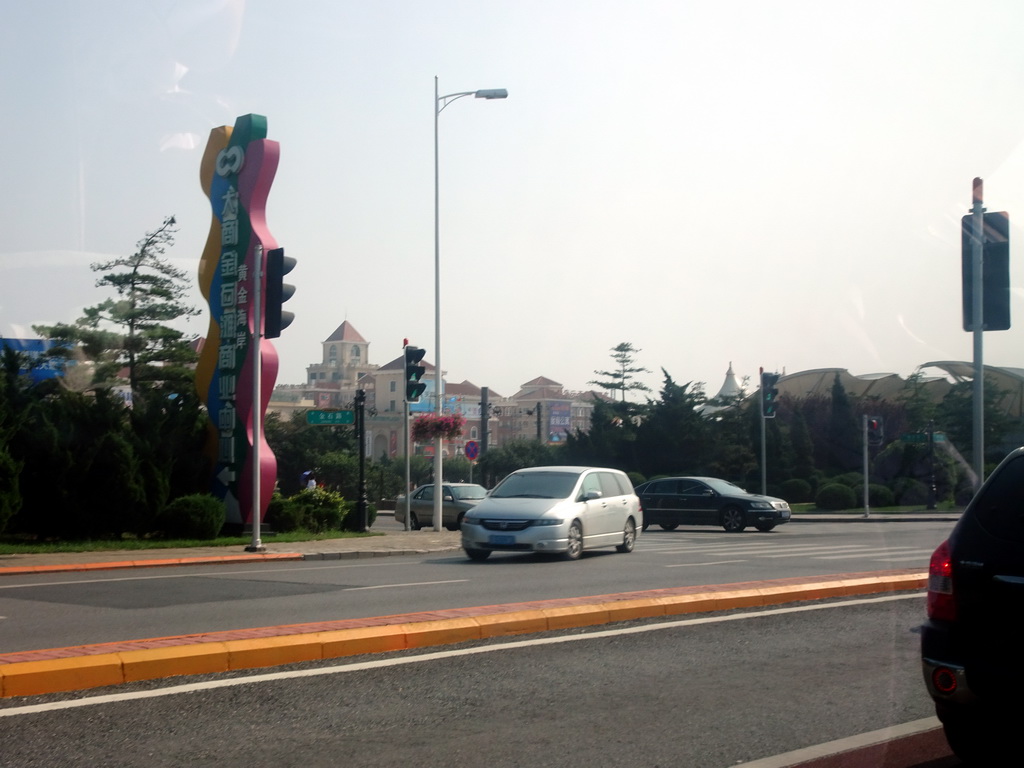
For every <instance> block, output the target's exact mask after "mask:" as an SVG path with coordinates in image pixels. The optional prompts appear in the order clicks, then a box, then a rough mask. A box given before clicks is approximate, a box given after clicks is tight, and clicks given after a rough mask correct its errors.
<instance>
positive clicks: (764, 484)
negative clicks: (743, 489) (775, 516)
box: [757, 367, 768, 496]
mask: <svg viewBox="0 0 1024 768" xmlns="http://www.w3.org/2000/svg"><path fill="white" fill-rule="evenodd" d="M759 372H760V375H761V378H760V379H759V383H760V386H759V388H758V391H757V399H758V410H759V411H760V413H761V495H762V496H767V495H768V453H767V440H766V439H765V432H766V431H767V430H766V428H765V423H766V422H767V421H768V419H767V418H765V415H764V367H761V368H760V369H759Z"/></svg>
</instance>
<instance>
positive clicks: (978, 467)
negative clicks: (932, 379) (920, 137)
mask: <svg viewBox="0 0 1024 768" xmlns="http://www.w3.org/2000/svg"><path fill="white" fill-rule="evenodd" d="M982 190H983V187H982V180H981V179H980V178H976V179H975V180H974V186H973V194H972V197H973V205H972V206H971V213H972V214H973V220H972V224H973V232H972V238H971V240H972V242H971V281H972V282H971V325H972V328H973V336H974V440H973V442H974V451H973V453H974V457H973V458H974V471H975V473H976V474H977V476H978V481H977V482H978V487H980V486H981V484H982V483H983V482H984V481H985V364H984V352H983V347H984V342H983V340H984V335H985V329H984V323H985V311H984V301H985V291H984V285H983V284H982V281H983V280H984V278H985V269H984V254H985V208H984V207H983V206H982Z"/></svg>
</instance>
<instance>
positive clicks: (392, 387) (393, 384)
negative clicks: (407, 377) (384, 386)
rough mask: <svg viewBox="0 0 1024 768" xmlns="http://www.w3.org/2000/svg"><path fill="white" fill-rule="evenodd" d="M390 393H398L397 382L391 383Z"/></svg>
mask: <svg viewBox="0 0 1024 768" xmlns="http://www.w3.org/2000/svg"><path fill="white" fill-rule="evenodd" d="M391 391H392V392H397V391H398V382H397V381H394V380H392V381H391Z"/></svg>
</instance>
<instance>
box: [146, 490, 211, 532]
mask: <svg viewBox="0 0 1024 768" xmlns="http://www.w3.org/2000/svg"><path fill="white" fill-rule="evenodd" d="M226 518H227V512H226V511H225V509H224V503H223V502H222V501H221V500H220V499H218V498H217V497H215V496H211V495H210V494H208V493H196V494H193V495H191V496H179V497H178V498H177V499H174V501H172V502H171V503H170V504H168V505H167V506H166V507H164V510H163V512H161V513H160V515H159V516H158V517H157V521H156V522H157V526H158V529H159V530H160V531H161V532H162V533H163V536H164V538H166V539H207V540H208V539H215V538H217V535H218V534H219V533H220V530H221V528H223V527H224V521H225V519H226Z"/></svg>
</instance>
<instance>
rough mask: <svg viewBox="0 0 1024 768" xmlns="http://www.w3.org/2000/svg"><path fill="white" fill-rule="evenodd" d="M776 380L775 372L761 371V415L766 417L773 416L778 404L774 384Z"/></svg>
mask: <svg viewBox="0 0 1024 768" xmlns="http://www.w3.org/2000/svg"><path fill="white" fill-rule="evenodd" d="M778 380H779V374H777V373H764V372H762V373H761V415H762V416H763V417H764V418H766V419H774V418H775V410H776V408H778V405H779V390H778V388H777V387H776V386H775V384H776V383H777V382H778Z"/></svg>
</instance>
